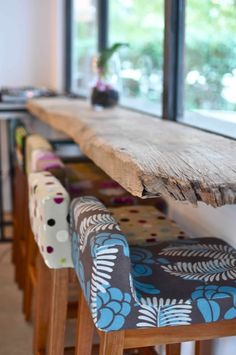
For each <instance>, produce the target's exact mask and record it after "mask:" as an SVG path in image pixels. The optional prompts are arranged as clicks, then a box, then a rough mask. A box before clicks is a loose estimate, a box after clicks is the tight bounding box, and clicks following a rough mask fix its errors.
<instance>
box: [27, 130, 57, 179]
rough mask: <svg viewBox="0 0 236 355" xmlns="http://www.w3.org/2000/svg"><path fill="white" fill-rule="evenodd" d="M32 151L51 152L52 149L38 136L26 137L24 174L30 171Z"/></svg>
mask: <svg viewBox="0 0 236 355" xmlns="http://www.w3.org/2000/svg"><path fill="white" fill-rule="evenodd" d="M34 150H44V151H52V150H53V148H52V146H51V144H49V142H48V141H47V140H46V139H44V138H43V137H41V136H40V135H38V134H30V135H28V136H27V137H26V142H25V157H26V173H27V174H29V173H31V172H33V171H32V152H33V151H34Z"/></svg>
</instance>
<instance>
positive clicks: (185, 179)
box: [28, 98, 236, 207]
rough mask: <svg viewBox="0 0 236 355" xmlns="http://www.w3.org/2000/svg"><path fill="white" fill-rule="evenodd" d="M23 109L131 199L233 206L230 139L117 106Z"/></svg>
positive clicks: (235, 184) (63, 103) (37, 102)
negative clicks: (76, 148) (73, 144)
mask: <svg viewBox="0 0 236 355" xmlns="http://www.w3.org/2000/svg"><path fill="white" fill-rule="evenodd" d="M28 110H29V111H30V112H31V113H32V114H33V115H35V116H36V117H38V118H39V119H41V120H42V121H44V122H46V123H48V124H49V125H51V126H52V127H53V128H55V129H57V130H60V131H62V132H64V133H66V134H67V135H68V136H70V137H71V138H72V139H73V140H74V141H75V142H77V143H78V144H79V145H80V147H81V150H82V151H83V152H84V153H85V154H86V155H87V156H88V157H89V158H91V159H92V160H93V161H94V162H95V163H96V164H97V165H98V166H99V167H101V168H102V169H103V170H104V171H105V172H106V173H107V174H108V175H110V176H111V177H112V178H113V179H114V180H116V181H118V182H119V183H120V184H121V185H122V186H123V187H124V188H125V189H126V190H128V191H129V192H130V193H132V194H133V195H135V196H139V197H149V196H157V195H158V194H161V195H163V196H168V197H172V198H174V199H175V200H179V201H190V202H191V203H193V204H197V202H198V201H203V202H205V203H206V204H209V205H212V206H214V207H218V206H222V205H225V204H234V203H236V141H235V140H231V139H227V138H224V137H221V136H217V135H214V134H210V133H206V132H203V131H200V130H197V129H194V128H190V127H187V126H183V125H180V124H176V123H174V122H170V121H164V120H160V119H158V118H153V117H150V116H148V115H145V114H141V113H137V112H133V111H129V110H126V109H122V108H119V107H117V108H114V109H106V110H102V111H95V110H94V109H93V108H92V107H91V106H90V104H89V103H88V102H87V101H82V100H78V99H69V98H46V99H45V98H44V99H34V100H31V101H29V103H28Z"/></svg>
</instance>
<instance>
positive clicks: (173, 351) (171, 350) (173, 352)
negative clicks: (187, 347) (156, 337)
mask: <svg viewBox="0 0 236 355" xmlns="http://www.w3.org/2000/svg"><path fill="white" fill-rule="evenodd" d="M180 352H181V344H180V343H178V344H168V345H166V355H180Z"/></svg>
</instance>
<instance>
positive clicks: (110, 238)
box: [90, 233, 129, 258]
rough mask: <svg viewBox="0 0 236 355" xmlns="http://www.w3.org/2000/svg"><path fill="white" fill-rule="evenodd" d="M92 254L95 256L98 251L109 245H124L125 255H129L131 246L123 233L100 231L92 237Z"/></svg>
mask: <svg viewBox="0 0 236 355" xmlns="http://www.w3.org/2000/svg"><path fill="white" fill-rule="evenodd" d="M90 245H91V255H92V257H93V258H94V257H95V256H96V251H97V249H98V248H99V250H102V247H104V249H107V247H109V246H119V245H120V246H122V247H123V252H124V255H125V256H127V257H129V246H128V243H127V241H126V238H125V237H124V236H123V235H122V234H118V233H117V234H116V233H99V234H98V235H96V236H95V237H94V238H92V239H91V242H90Z"/></svg>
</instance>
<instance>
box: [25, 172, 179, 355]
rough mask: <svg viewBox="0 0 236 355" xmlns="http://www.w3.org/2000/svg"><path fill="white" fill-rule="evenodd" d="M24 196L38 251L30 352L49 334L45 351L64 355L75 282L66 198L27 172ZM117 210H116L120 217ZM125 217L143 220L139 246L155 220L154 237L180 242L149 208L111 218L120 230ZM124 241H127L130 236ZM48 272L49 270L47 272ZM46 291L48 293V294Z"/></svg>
mask: <svg viewBox="0 0 236 355" xmlns="http://www.w3.org/2000/svg"><path fill="white" fill-rule="evenodd" d="M29 191H30V192H29V199H30V204H29V205H30V220H31V226H32V231H33V235H34V237H35V240H36V243H37V248H38V249H39V251H40V254H41V256H42V257H41V256H39V261H38V265H37V277H36V278H35V285H34V286H35V287H36V297H37V300H36V305H37V308H36V317H35V328H34V333H35V336H34V339H35V341H34V344H35V346H34V348H35V351H36V350H37V351H39V350H40V349H41V350H43V349H44V348H45V344H46V338H47V334H48V338H49V349H51V350H48V351H53V349H54V351H55V352H54V354H61V353H63V344H64V342H63V341H64V331H65V323H66V315H67V313H68V285H69V284H70V282H69V281H71V280H73V279H75V276H74V275H73V273H72V272H71V270H70V268H71V266H73V263H72V260H71V254H70V245H69V244H70V239H71V238H70V239H69V229H68V214H69V210H68V208H67V206H68V205H69V195H68V193H67V192H66V191H65V189H64V188H63V187H62V185H61V184H60V182H59V181H58V180H57V179H56V178H55V177H54V176H52V175H51V174H50V173H49V172H41V173H31V174H30V175H29ZM59 208H61V209H59ZM125 208H126V209H125ZM118 210H120V214H119V212H118ZM124 213H125V215H126V216H127V215H129V214H130V219H129V222H130V223H131V220H132V218H131V215H135V216H136V218H139V219H141V217H142V216H144V217H145V221H146V222H147V223H146V225H145V223H141V224H140V227H139V233H140V242H141V235H142V234H144V238H146V239H149V237H150V235H151V234H153V233H154V230H155V232H157V228H154V226H153V224H155V225H158V224H159V222H160V221H161V226H160V230H159V231H158V237H159V238H166V237H167V236H168V235H170V234H171V235H172V237H176V238H178V237H181V238H183V237H184V233H183V232H182V231H181V230H180V229H179V227H178V226H177V225H175V224H174V222H171V221H169V220H167V219H166V218H165V217H164V215H163V214H162V213H161V212H159V211H158V210H157V209H155V208H154V207H153V206H135V207H134V206H129V207H128V206H126V207H119V208H117V210H116V215H117V217H118V218H119V220H120V223H121V224H124V225H125V224H127V219H124V218H123V215H124ZM138 216H139V217H138ZM33 235H32V233H31V235H30V239H29V241H28V243H27V244H28V245H29V243H32V241H33V239H34V237H33ZM129 237H130V238H131V239H132V235H130V236H129ZM152 238H153V236H152ZM149 242H150V240H149ZM31 250H32V249H31ZM36 254H37V253H35V254H34V255H31V263H30V264H29V269H28V270H27V273H28V275H29V276H28V280H29V278H30V275H32V274H33V272H32V264H35V258H36ZM34 267H35V265H34ZM49 268H51V269H50V270H49ZM51 288H52V291H51V292H52V293H51V292H50V289H51ZM31 290H32V288H31ZM26 294H28V293H26ZM45 294H46V295H47V306H46V305H43V302H44V300H45ZM49 304H51V308H48V307H49ZM42 308H43V309H42ZM49 314H50V316H49ZM52 315H53V316H52ZM49 317H50V321H49ZM58 339H60V340H58ZM55 349H57V350H55ZM52 353H53V352H52Z"/></svg>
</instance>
